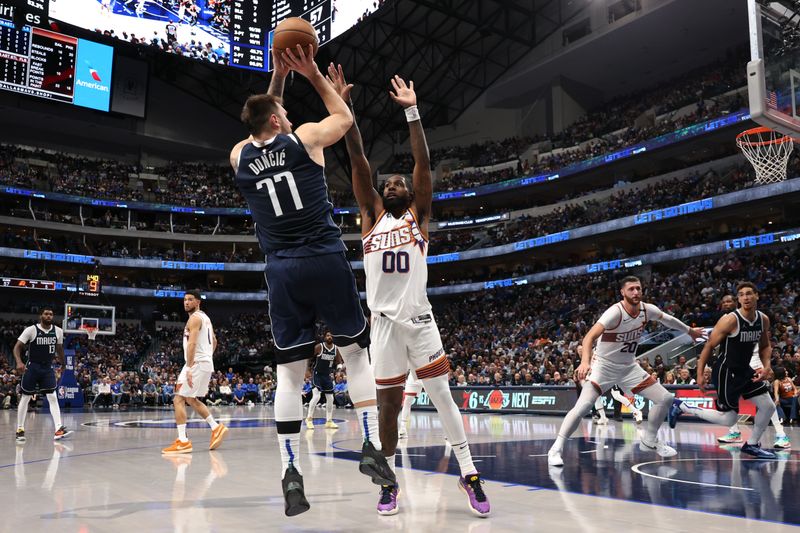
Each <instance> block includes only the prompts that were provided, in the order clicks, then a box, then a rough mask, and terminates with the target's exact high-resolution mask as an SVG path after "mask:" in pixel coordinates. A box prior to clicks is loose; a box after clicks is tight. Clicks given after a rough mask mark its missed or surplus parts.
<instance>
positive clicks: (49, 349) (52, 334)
mask: <svg viewBox="0 0 800 533" xmlns="http://www.w3.org/2000/svg"><path fill="white" fill-rule="evenodd" d="M25 351H27V353H28V362H27V363H24V362H23V361H22V356H23V353H24V352H25ZM54 358H58V362H59V363H61V364H64V332H63V331H62V330H61V328H60V327H58V326H56V325H54V324H53V309H52V308H51V307H45V308H43V309H42V312H41V314H40V315H39V323H38V324H35V325H33V326H28V327H27V328H25V330H24V331H23V332H22V334H21V335H20V336H19V338H18V339H17V343H16V344H15V345H14V359H15V360H16V362H17V371H18V372H24V374H22V383H21V384H20V388H21V389H22V395H21V397H20V400H19V405H18V406H17V432H16V439H17V442H25V417H26V415H27V414H28V404H29V403H30V401H31V396H33V395H34V394H37V393H38V394H44V395H46V396H47V404H48V406H49V407H50V415H52V417H53V424H54V425H55V428H56V431H55V434H54V435H53V440H61V439H63V438H64V437H66V436H68V435H70V434H71V433H72V431H69V430H68V429H67V428H66V427H64V426H63V425H62V424H61V409H60V408H59V406H58V398H57V397H56V392H55V391H56V373H55V371H54V370H53V359H54Z"/></svg>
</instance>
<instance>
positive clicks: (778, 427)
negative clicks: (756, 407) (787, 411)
mask: <svg viewBox="0 0 800 533" xmlns="http://www.w3.org/2000/svg"><path fill="white" fill-rule="evenodd" d="M770 421H771V422H772V425H773V426H775V435H776V436H777V437H785V436H786V432H785V431H784V430H783V424H781V419H780V417H779V416H778V410H777V409H775V412H774V413H772V418H770Z"/></svg>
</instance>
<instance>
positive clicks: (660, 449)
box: [639, 437, 678, 457]
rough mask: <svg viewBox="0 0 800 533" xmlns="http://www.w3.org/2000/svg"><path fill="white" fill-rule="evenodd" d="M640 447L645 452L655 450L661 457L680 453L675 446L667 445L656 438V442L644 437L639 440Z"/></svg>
mask: <svg viewBox="0 0 800 533" xmlns="http://www.w3.org/2000/svg"><path fill="white" fill-rule="evenodd" d="M639 449H640V450H642V451H643V452H646V451H655V452H656V453H657V454H658V455H660V456H661V457H674V456H675V455H678V452H677V451H675V448H673V447H672V446H667V445H666V444H664V443H663V442H661V441H660V440H658V439H656V440H655V441H654V442H648V441H647V439H645V438H644V437H642V440H641V441H639Z"/></svg>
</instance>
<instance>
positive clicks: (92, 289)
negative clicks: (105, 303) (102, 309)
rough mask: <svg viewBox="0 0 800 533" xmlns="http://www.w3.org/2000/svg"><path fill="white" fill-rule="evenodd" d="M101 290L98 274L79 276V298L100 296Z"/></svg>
mask: <svg viewBox="0 0 800 533" xmlns="http://www.w3.org/2000/svg"><path fill="white" fill-rule="evenodd" d="M102 288H103V287H102V284H101V281H100V274H97V273H91V274H81V275H80V276H79V277H78V294H80V295H81V296H92V297H94V296H100V291H101V289H102Z"/></svg>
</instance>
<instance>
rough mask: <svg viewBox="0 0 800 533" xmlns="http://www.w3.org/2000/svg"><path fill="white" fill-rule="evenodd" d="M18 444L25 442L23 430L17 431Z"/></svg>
mask: <svg viewBox="0 0 800 533" xmlns="http://www.w3.org/2000/svg"><path fill="white" fill-rule="evenodd" d="M17 442H25V430H24V429H22V428H18V429H17Z"/></svg>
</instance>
